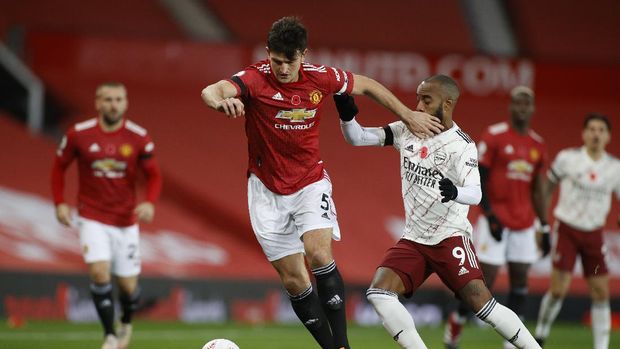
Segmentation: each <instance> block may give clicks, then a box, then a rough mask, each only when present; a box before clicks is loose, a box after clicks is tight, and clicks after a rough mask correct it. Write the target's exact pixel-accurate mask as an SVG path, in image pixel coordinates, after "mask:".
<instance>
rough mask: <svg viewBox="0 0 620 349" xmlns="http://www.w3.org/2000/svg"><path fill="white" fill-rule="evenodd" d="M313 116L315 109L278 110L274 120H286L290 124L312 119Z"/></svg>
mask: <svg viewBox="0 0 620 349" xmlns="http://www.w3.org/2000/svg"><path fill="white" fill-rule="evenodd" d="M314 115H316V109H310V110H306V108H302V109H291V110H280V111H279V112H278V114H276V119H288V120H289V121H290V122H304V120H307V119H312V118H314Z"/></svg>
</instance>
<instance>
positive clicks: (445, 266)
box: [334, 75, 540, 349]
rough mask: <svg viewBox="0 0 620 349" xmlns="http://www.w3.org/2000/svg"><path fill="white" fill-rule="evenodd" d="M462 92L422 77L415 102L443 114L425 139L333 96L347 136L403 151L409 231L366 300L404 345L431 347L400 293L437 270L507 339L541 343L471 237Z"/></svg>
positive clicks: (474, 180)
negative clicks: (498, 289)
mask: <svg viewBox="0 0 620 349" xmlns="http://www.w3.org/2000/svg"><path fill="white" fill-rule="evenodd" d="M459 95H460V92H459V88H458V86H457V85H456V82H454V80H452V78H450V77H448V76H445V75H435V76H432V77H430V78H427V79H426V80H424V81H423V82H422V83H421V84H420V85H419V86H418V89H417V99H418V104H417V108H416V110H418V111H421V112H426V113H430V114H431V115H434V116H436V117H437V118H439V119H440V120H441V122H442V124H443V126H444V131H443V132H442V133H440V134H438V135H436V136H434V137H432V138H429V139H420V138H418V137H416V136H414V135H413V134H411V132H409V131H408V130H407V128H406V127H405V126H404V125H403V123H402V122H394V123H391V124H389V125H388V126H385V127H383V128H379V127H374V128H371V127H361V126H360V125H359V124H358V123H357V121H356V120H355V118H354V117H355V115H356V114H357V107H356V106H355V103H354V101H353V97H350V96H334V99H335V100H336V103H337V107H338V112H339V114H340V118H341V119H342V120H343V121H342V122H341V128H342V132H343V134H344V136H345V138H346V140H347V141H348V142H349V143H351V144H353V145H357V146H364V145H374V146H386V145H393V146H394V147H395V148H396V149H397V150H399V151H400V155H401V163H400V165H401V180H402V195H403V200H404V204H405V212H406V214H405V217H406V218H405V219H406V223H405V231H404V234H403V236H402V238H401V239H400V240H399V241H398V242H397V243H396V245H394V246H393V247H391V248H390V249H389V250H388V251H387V252H386V253H385V255H384V257H383V261H382V262H381V264H380V265H379V267H378V268H377V271H376V272H375V275H374V278H373V280H372V283H371V285H370V288H369V289H368V291H367V292H366V296H367V298H368V301H369V302H370V303H371V304H372V306H373V307H374V308H375V310H376V311H377V313H378V314H379V317H380V318H381V320H382V322H383V325H384V327H385V328H386V330H387V331H388V332H389V334H390V336H392V337H393V338H394V340H395V341H396V342H397V343H398V344H399V345H400V346H401V347H402V348H416V349H421V348H426V345H425V344H424V342H423V341H422V339H421V338H420V335H419V334H418V332H417V330H416V327H415V323H414V321H413V318H412V317H411V314H409V312H408V311H407V309H406V308H405V307H404V305H403V304H402V303H400V302H399V300H398V297H399V296H405V297H411V295H412V294H413V293H414V292H415V291H416V289H417V288H418V287H419V286H420V285H422V283H423V282H424V281H425V280H426V279H427V278H428V277H429V276H430V275H431V274H432V273H437V274H438V276H439V277H440V279H441V280H442V281H443V282H444V284H445V285H446V286H448V287H449V288H450V289H451V290H452V291H453V292H454V293H455V294H457V295H458V296H459V297H460V299H462V300H463V301H464V302H465V303H466V304H467V305H468V306H469V307H470V308H471V309H473V310H474V311H475V312H476V316H478V318H480V319H481V320H483V321H485V322H487V323H488V324H490V325H491V326H493V328H494V329H495V330H496V331H497V332H498V333H499V334H500V335H502V337H504V338H505V339H506V340H509V341H510V342H511V343H513V344H514V345H516V346H517V347H519V348H540V347H539V346H538V344H537V343H536V341H535V340H534V337H532V335H531V334H530V333H529V331H528V330H527V328H526V327H525V325H523V323H522V322H521V320H520V319H519V317H518V316H517V315H516V314H515V313H514V312H512V311H511V310H510V309H508V308H506V307H504V306H503V305H501V304H499V303H497V301H496V300H495V299H494V298H493V296H492V295H491V293H490V292H489V290H488V289H487V287H486V285H485V284H484V280H483V275H482V271H481V270H480V268H479V267H478V259H477V257H476V253H475V250H474V248H473V247H472V245H471V234H472V226H471V224H470V223H469V221H468V219H467V212H468V211H469V205H476V204H478V203H479V202H480V199H481V195H482V194H481V189H480V175H479V173H478V156H477V151H476V145H475V144H474V142H473V141H472V140H471V138H470V137H469V136H468V135H467V134H466V133H465V132H464V131H463V130H461V128H460V127H458V125H457V124H456V123H455V122H453V120H452V113H453V111H454V108H455V106H456V103H457V101H458V98H459Z"/></svg>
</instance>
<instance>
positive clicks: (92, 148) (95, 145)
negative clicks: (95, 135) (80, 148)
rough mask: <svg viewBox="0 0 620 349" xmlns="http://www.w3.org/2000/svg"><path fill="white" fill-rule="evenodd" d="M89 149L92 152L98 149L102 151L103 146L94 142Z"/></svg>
mask: <svg viewBox="0 0 620 349" xmlns="http://www.w3.org/2000/svg"><path fill="white" fill-rule="evenodd" d="M88 151H89V152H91V153H96V152H98V151H101V147H99V144H97V143H93V144H91V145H90V147H89V148H88Z"/></svg>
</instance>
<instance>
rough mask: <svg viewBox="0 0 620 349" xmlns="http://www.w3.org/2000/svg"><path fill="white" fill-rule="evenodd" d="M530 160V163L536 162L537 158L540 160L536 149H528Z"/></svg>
mask: <svg viewBox="0 0 620 349" xmlns="http://www.w3.org/2000/svg"><path fill="white" fill-rule="evenodd" d="M530 158H531V159H532V161H537V160H538V158H540V153H539V152H538V150H537V149H536V148H532V149H530Z"/></svg>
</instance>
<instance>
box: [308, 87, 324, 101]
mask: <svg viewBox="0 0 620 349" xmlns="http://www.w3.org/2000/svg"><path fill="white" fill-rule="evenodd" d="M321 99H323V94H322V93H321V91H319V90H314V91H312V92H310V102H312V104H319V102H321Z"/></svg>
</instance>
